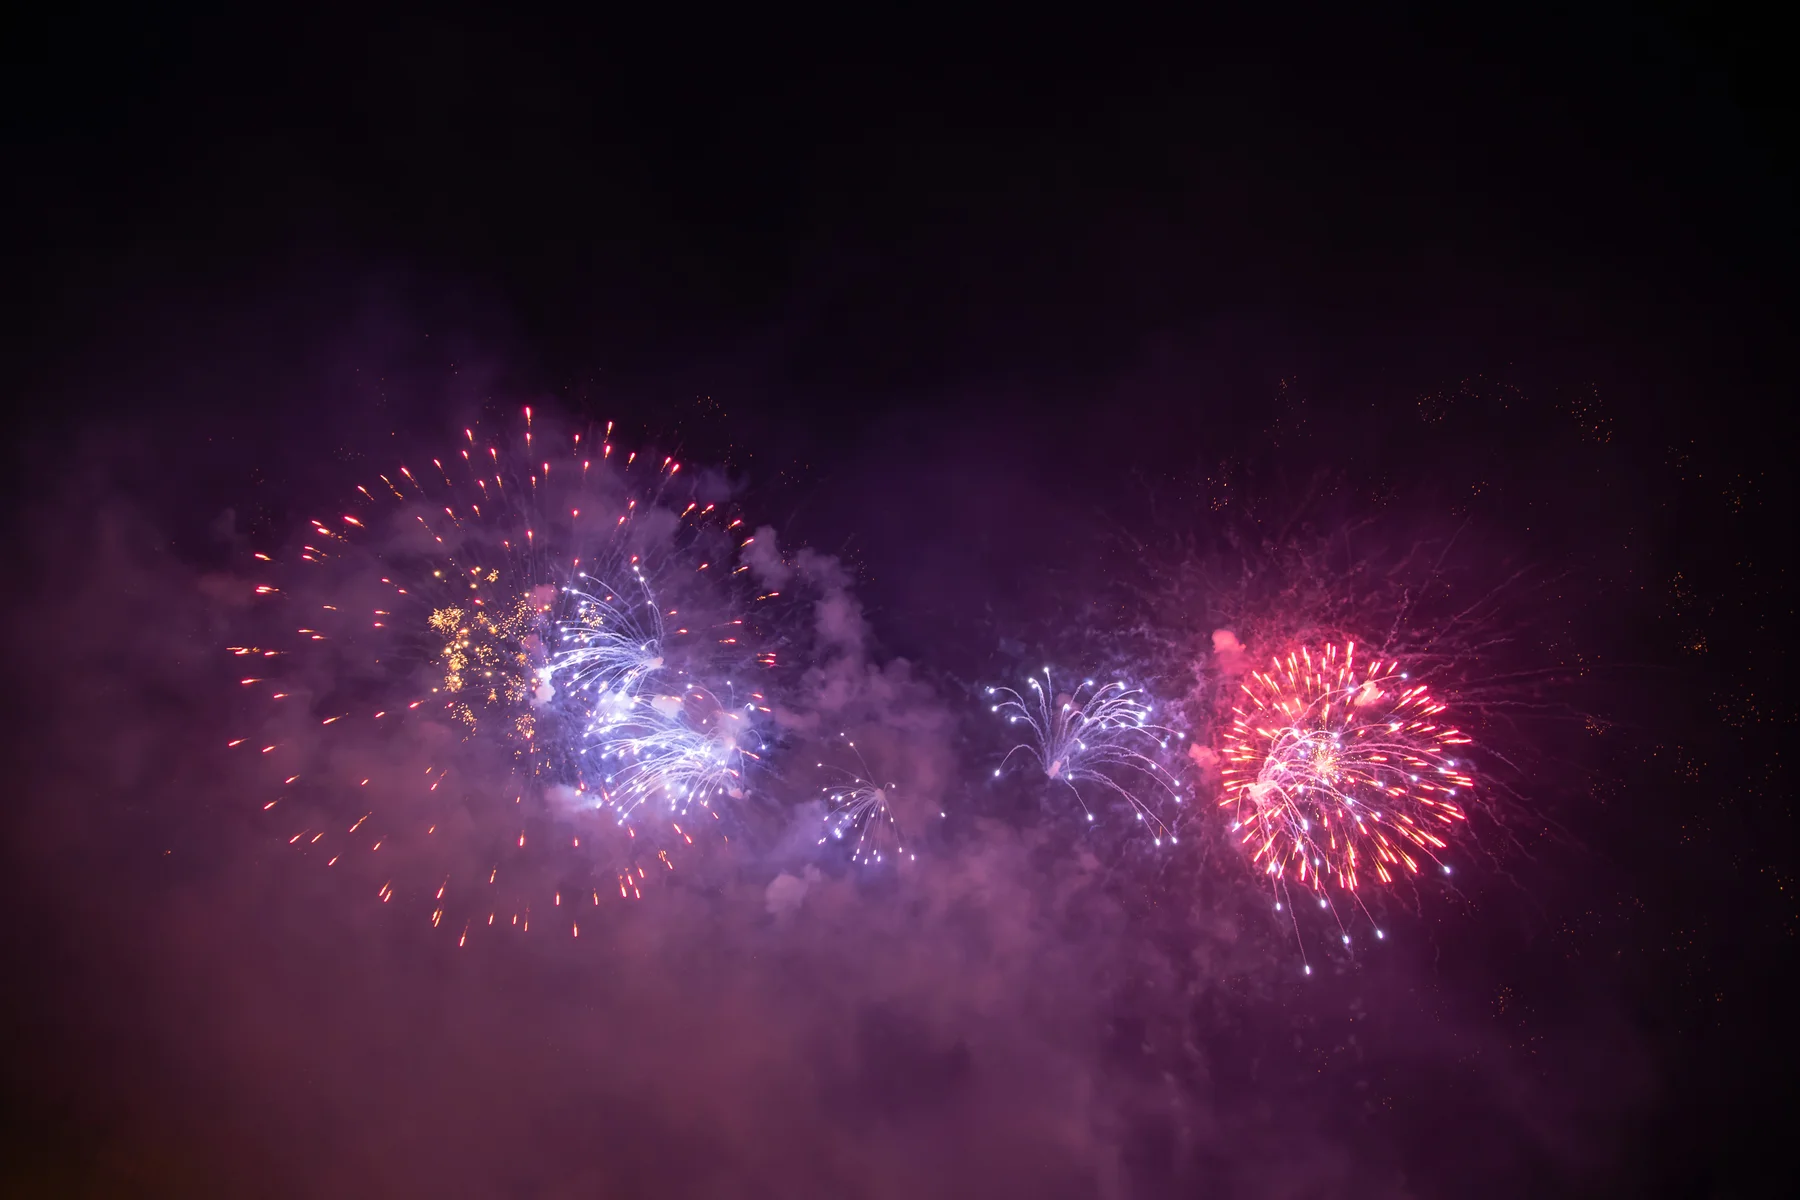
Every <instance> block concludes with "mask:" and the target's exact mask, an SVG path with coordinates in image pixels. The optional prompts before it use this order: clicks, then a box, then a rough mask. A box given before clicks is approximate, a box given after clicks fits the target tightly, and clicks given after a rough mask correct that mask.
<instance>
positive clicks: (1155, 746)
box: [987, 667, 1186, 846]
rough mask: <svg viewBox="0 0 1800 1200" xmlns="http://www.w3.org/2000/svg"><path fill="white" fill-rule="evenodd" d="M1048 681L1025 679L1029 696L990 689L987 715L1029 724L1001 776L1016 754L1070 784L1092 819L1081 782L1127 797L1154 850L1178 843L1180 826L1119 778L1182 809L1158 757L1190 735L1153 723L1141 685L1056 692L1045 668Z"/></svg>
mask: <svg viewBox="0 0 1800 1200" xmlns="http://www.w3.org/2000/svg"><path fill="white" fill-rule="evenodd" d="M1040 674H1041V675H1042V679H1041V680H1040V679H1039V677H1038V676H1037V675H1032V676H1029V677H1028V678H1027V680H1026V683H1027V686H1028V688H1029V693H1028V694H1026V693H1020V692H1016V691H1014V690H1013V689H1012V688H1006V687H990V688H988V689H987V695H988V697H989V698H990V700H991V701H992V704H991V705H990V706H989V711H990V712H994V713H997V714H999V715H1000V716H1002V717H1004V718H1005V719H1006V722H1007V724H1008V725H1009V726H1023V727H1024V735H1025V738H1026V740H1024V741H1021V742H1019V743H1017V744H1016V745H1014V746H1013V747H1012V748H1011V749H1010V750H1008V751H1007V752H1006V756H1005V757H1004V758H1002V759H1001V760H1000V765H999V766H998V767H996V768H994V775H995V777H998V776H999V775H1000V774H1001V773H1002V772H1004V771H1005V769H1006V766H1007V764H1008V763H1010V762H1011V761H1012V759H1013V756H1014V755H1022V756H1023V757H1026V758H1029V759H1032V760H1034V761H1035V762H1037V764H1038V765H1039V766H1040V767H1042V768H1043V772H1044V776H1045V778H1047V779H1049V780H1051V781H1053V782H1055V783H1060V784H1063V785H1065V786H1067V787H1068V789H1069V790H1070V791H1071V792H1073V793H1074V794H1075V798H1076V800H1077V801H1079V802H1080V804H1081V807H1082V811H1083V812H1084V813H1085V814H1086V816H1087V819H1088V820H1089V821H1090V822H1091V821H1093V820H1094V819H1095V817H1094V810H1093V809H1092V808H1091V807H1090V806H1089V805H1088V801H1087V797H1086V796H1084V795H1083V794H1082V790H1081V785H1082V784H1092V785H1094V786H1096V787H1099V788H1102V789H1104V790H1106V791H1109V792H1111V793H1113V794H1114V795H1116V796H1119V797H1121V798H1123V799H1124V800H1125V801H1126V803H1127V804H1129V805H1130V807H1131V810H1132V813H1133V815H1134V817H1135V819H1136V820H1138V821H1140V822H1142V823H1143V824H1144V825H1146V826H1147V827H1148V828H1149V830H1150V834H1151V837H1152V839H1153V841H1154V842H1155V844H1156V845H1158V846H1162V845H1164V844H1165V843H1167V844H1168V845H1170V846H1173V845H1175V844H1177V842H1178V840H1179V839H1178V838H1177V837H1176V834H1175V830H1174V827H1172V826H1171V825H1169V824H1168V823H1167V821H1165V820H1164V818H1163V817H1162V816H1161V815H1160V813H1159V811H1158V810H1157V809H1156V808H1153V807H1152V806H1150V805H1149V804H1146V803H1145V802H1144V800H1143V799H1142V798H1141V797H1140V796H1139V795H1138V793H1137V792H1136V791H1135V790H1133V789H1132V788H1131V787H1128V786H1126V783H1125V782H1123V781H1122V780H1121V779H1120V776H1125V777H1126V778H1128V779H1138V778H1142V779H1148V780H1150V781H1151V784H1152V786H1153V787H1154V788H1156V789H1157V790H1158V791H1159V792H1160V793H1162V794H1164V795H1166V796H1168V797H1169V799H1171V800H1173V801H1174V802H1175V803H1176V804H1181V803H1182V802H1183V797H1182V794H1181V789H1180V785H1179V783H1178V782H1177V780H1176V779H1175V777H1174V776H1173V775H1172V774H1171V773H1170V772H1169V771H1168V769H1167V768H1165V767H1164V766H1163V765H1162V763H1160V762H1159V761H1157V759H1156V758H1155V757H1154V751H1157V750H1162V749H1166V748H1167V747H1168V744H1169V740H1170V739H1171V738H1174V739H1177V740H1184V739H1185V738H1186V735H1185V734H1183V733H1179V732H1177V731H1175V730H1172V729H1169V728H1167V727H1165V726H1162V725H1158V724H1155V723H1153V722H1152V721H1151V719H1150V718H1151V716H1152V707H1151V702H1150V699H1149V697H1148V696H1147V695H1146V694H1145V693H1144V692H1143V691H1142V690H1141V689H1138V688H1134V687H1131V686H1130V685H1128V684H1126V683H1123V682H1119V681H1115V682H1112V683H1106V684H1101V685H1098V686H1096V685H1095V683H1094V681H1093V680H1092V679H1086V680H1083V681H1082V683H1081V685H1080V686H1079V687H1077V688H1075V689H1073V690H1072V691H1068V692H1061V693H1059V692H1057V690H1056V687H1055V684H1054V682H1053V681H1052V679H1051V676H1050V668H1049V667H1045V668H1044V669H1043V670H1042V672H1040Z"/></svg>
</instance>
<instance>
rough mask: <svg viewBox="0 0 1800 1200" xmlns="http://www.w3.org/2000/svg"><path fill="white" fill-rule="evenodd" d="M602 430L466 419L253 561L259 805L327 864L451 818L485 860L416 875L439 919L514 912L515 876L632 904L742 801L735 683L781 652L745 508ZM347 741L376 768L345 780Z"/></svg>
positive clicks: (244, 742)
mask: <svg viewBox="0 0 1800 1200" xmlns="http://www.w3.org/2000/svg"><path fill="white" fill-rule="evenodd" d="M611 433H612V426H611V425H610V424H609V425H607V426H606V427H605V428H604V429H601V430H595V429H590V430H588V431H585V432H583V433H573V434H569V435H567V436H553V435H548V434H546V433H545V431H543V430H541V429H534V427H533V422H532V416H531V411H530V410H529V409H526V410H525V420H524V427H523V428H522V429H515V430H514V431H513V432H512V433H511V434H509V435H507V436H505V437H496V438H494V439H492V440H489V439H486V438H481V437H478V432H477V431H476V430H474V429H469V430H465V431H464V436H463V439H462V444H461V445H460V446H458V447H457V449H456V450H455V451H454V452H452V453H450V454H445V455H440V456H438V457H430V458H421V460H420V462H418V463H416V464H405V465H397V466H396V467H395V468H394V469H393V470H391V471H388V472H377V473H375V474H374V476H373V478H372V479H369V480H366V481H365V482H364V483H363V484H361V485H359V486H357V487H356V489H355V492H354V499H353V501H352V502H351V503H350V504H349V505H347V506H346V507H345V508H344V509H343V510H342V511H341V512H339V513H337V514H335V515H334V516H332V517H331V518H329V519H323V520H313V521H312V522H310V524H309V526H308V532H307V535H306V536H305V537H304V538H303V539H300V540H298V542H297V544H295V545H294V546H292V547H291V548H290V549H289V550H288V551H286V552H284V553H280V554H269V553H260V552H259V553H257V554H256V555H255V558H256V560H257V563H258V571H259V575H260V577H261V580H262V581H260V582H258V583H256V584H255V585H254V591H255V595H256V596H257V597H258V599H259V601H260V608H259V610H258V611H256V612H255V613H253V615H252V619H253V620H254V621H256V622H258V623H259V632H258V635H257V636H256V637H254V638H253V639H246V644H244V645H239V646H235V647H232V651H233V653H234V654H236V655H238V656H239V657H240V658H243V659H245V660H248V661H250V662H254V663H255V664H256V669H255V670H253V671H250V672H246V673H245V677H244V678H243V679H242V681H241V683H242V685H243V686H244V687H245V688H246V689H249V690H250V691H251V692H252V694H254V695H256V696H257V697H258V698H259V699H261V700H263V701H266V702H267V704H268V705H269V707H268V708H267V709H265V710H264V711H263V714H262V724H261V729H262V731H263V736H260V737H245V738H240V739H236V740H234V741H233V742H232V743H231V745H232V746H233V747H242V748H244V749H246V750H249V751H260V753H261V754H262V755H263V756H265V758H264V760H263V761H264V762H266V764H267V765H268V766H269V767H271V768H274V769H275V770H277V771H279V773H280V774H279V776H278V777H279V778H280V779H281V780H282V782H281V784H280V785H279V786H278V787H277V788H276V790H275V794H274V796H273V797H272V798H270V799H269V800H268V801H267V802H266V803H265V804H264V808H265V810H268V811H271V812H272V813H274V814H275V815H276V817H277V818H281V815H282V814H283V813H284V812H292V813H294V814H295V816H294V817H292V818H288V819H289V820H293V821H298V822H300V823H301V826H302V827H301V828H300V829H299V830H298V832H296V833H295V834H294V836H293V837H292V838H291V839H290V840H291V842H292V843H293V844H294V845H296V846H298V847H301V848H303V849H305V850H307V851H308V852H309V853H312V854H316V855H317V856H319V857H320V858H321V859H322V860H323V861H324V862H325V864H326V865H329V866H337V865H338V864H339V862H340V861H342V860H344V859H346V858H348V857H351V856H360V857H362V858H364V859H366V860H387V861H392V862H394V864H395V866H394V870H395V871H396V873H398V872H400V871H401V870H403V869H412V868H416V865H417V863H418V862H419V861H435V859H434V856H433V855H432V854H431V853H430V852H429V849H428V848H429V846H430V844H431V842H432V839H434V838H435V839H436V840H437V841H438V842H439V843H442V842H443V841H444V838H443V837H442V836H440V833H441V831H444V830H447V829H448V828H450V827H452V826H454V827H455V828H456V829H457V830H458V844H457V846H456V848H455V851H454V852H453V853H452V852H450V850H449V848H448V847H445V848H444V851H443V853H440V854H439V855H437V856H436V857H437V858H441V857H446V856H447V857H451V858H461V859H466V858H467V857H468V856H469V854H470V853H471V852H473V853H474V854H477V855H479V856H480V857H481V858H482V859H483V860H484V861H483V862H482V863H481V866H482V868H483V869H481V870H479V871H476V872H466V873H467V874H470V875H478V876H479V883H478V885H472V884H470V883H469V881H468V880H466V879H462V878H461V876H460V875H459V874H458V873H457V872H456V871H451V872H449V873H448V877H447V878H445V879H444V880H443V881H442V882H436V881H434V882H433V886H432V888H431V893H432V896H433V901H432V906H431V911H432V924H433V925H434V926H438V925H443V924H446V923H449V924H452V925H454V924H456V919H455V918H456V917H462V918H463V920H464V924H465V926H466V924H469V923H475V924H488V925H491V924H495V923H496V922H505V923H508V924H510V925H512V926H514V927H517V928H520V929H528V928H529V925H530V920H531V905H532V903H533V901H534V896H533V895H532V894H530V893H531V892H532V890H533V887H534V886H535V887H536V890H537V891H540V892H541V891H548V893H549V895H548V899H549V905H548V907H549V908H551V909H553V910H554V909H564V908H566V907H567V906H568V905H569V904H570V903H571V902H572V898H573V897H574V896H578V895H587V896H591V899H592V901H593V903H595V904H598V903H599V898H600V895H601V893H602V892H610V891H612V890H613V889H614V888H615V887H616V889H617V890H618V892H619V894H620V895H621V896H626V897H632V898H636V897H641V895H642V888H643V884H644V881H645V879H646V878H647V877H648V870H649V869H650V868H655V869H659V870H660V869H664V868H667V869H672V868H673V865H674V864H673V861H672V859H671V854H670V852H671V851H672V850H679V849H681V848H684V847H686V846H691V845H693V844H694V842H695V835H696V833H697V831H698V829H699V828H700V827H701V825H702V822H704V823H705V824H706V825H716V824H718V823H719V822H720V821H721V813H720V802H721V801H725V800H732V799H739V798H742V796H743V795H744V791H745V787H746V783H745V771H746V766H747V764H748V763H750V762H754V761H755V760H756V751H757V750H758V749H759V748H760V745H761V739H760V736H759V735H758V734H757V732H756V727H757V723H758V720H759V718H760V717H761V716H762V715H763V714H766V713H768V711H769V706H768V705H767V703H766V701H765V700H764V697H763V694H762V692H761V690H760V689H758V688H757V687H755V685H754V683H753V676H755V675H756V674H757V672H758V671H759V670H761V669H763V668H767V667H772V666H773V665H774V661H775V660H774V654H773V652H763V653H758V652H757V651H756V650H754V649H753V648H752V646H751V643H752V642H753V641H754V640H755V637H756V630H757V621H756V620H755V619H754V618H753V617H752V615H751V614H753V613H755V612H757V611H759V610H758V607H757V606H758V605H759V604H760V603H761V602H762V601H766V600H769V599H772V598H773V596H774V593H768V594H765V595H763V596H757V597H754V598H752V593H751V590H750V589H749V586H748V577H747V575H745V573H744V572H745V571H746V570H747V568H745V567H742V566H739V567H736V568H734V567H733V566H732V565H731V564H732V560H733V559H734V558H735V557H736V556H737V554H738V552H739V551H741V550H742V548H743V547H744V546H745V545H748V544H749V542H750V541H752V540H753V539H751V538H749V537H747V536H746V535H745V533H744V531H743V529H742V525H743V522H742V521H741V520H738V519H734V518H731V517H729V516H728V515H727V514H725V513H724V512H722V511H721V510H720V508H719V505H718V503H717V502H708V500H707V499H706V497H705V496H704V494H703V489H702V488H700V487H698V486H695V485H694V484H693V483H692V482H691V475H690V476H683V475H682V473H681V466H680V464H679V463H677V462H675V461H674V460H673V459H672V458H663V459H661V460H660V461H657V460H654V459H650V458H648V457H641V456H639V455H638V454H636V453H634V452H622V451H620V450H619V449H617V448H616V447H615V446H614V444H613V442H612V439H611ZM427 463H428V464H429V466H426V465H425V464H427ZM609 580H612V581H617V583H616V584H615V583H611V582H607V581H609ZM309 725H310V727H311V728H312V729H313V730H315V731H316V730H319V729H321V728H322V727H326V726H329V727H332V728H331V729H330V731H329V732H330V733H331V734H332V735H334V736H336V737H337V738H338V740H337V741H336V742H322V741H321V740H320V739H318V738H316V737H313V736H309V734H308V727H309ZM350 757H354V758H356V759H357V761H359V762H362V763H365V764H371V765H369V767H368V769H366V770H357V771H354V772H353V773H354V774H357V775H358V776H360V778H355V779H351V778H347V777H346V773H345V771H344V769H343V762H342V761H341V760H343V759H345V758H350ZM421 760H423V765H422V769H420V767H421ZM401 761H410V762H411V763H412V766H411V767H409V768H408V770H411V771H412V772H413V774H414V776H415V778H413V779H411V780H407V779H405V778H403V775H404V774H405V772H402V771H400V769H399V767H398V763H399V762H401ZM352 807H353V808H354V809H355V811H354V812H350V811H349V809H350V808H352ZM609 829H610V831H611V832H610V833H608V830H609ZM463 865H464V867H466V865H467V864H466V863H464V864H463ZM381 874H383V876H384V877H385V876H386V870H385V869H384V870H382V871H381ZM508 877H517V878H518V882H519V886H518V887H517V888H515V889H514V890H513V891H512V892H507V891H506V890H505V880H506V878H508ZM546 881H548V882H547V886H546ZM528 885H532V886H528ZM396 886H397V885H396V884H395V882H394V881H393V880H392V879H389V880H388V882H385V883H383V885H382V886H381V888H380V889H379V891H378V895H379V896H380V898H381V900H383V901H384V902H386V901H388V900H390V899H392V898H393V896H394V895H395V894H396V893H395V887H396ZM399 886H401V887H402V889H403V890H405V887H406V885H399ZM472 889H473V890H472ZM539 904H540V910H541V908H542V907H543V905H542V903H541V899H540V900H539ZM458 910H460V912H459V911H458ZM453 914H454V915H453ZM563 916H564V917H565V919H564V920H559V921H558V922H556V923H557V924H566V926H567V928H568V929H569V930H570V932H571V933H572V934H576V935H578V933H579V927H578V925H577V924H576V922H575V921H574V920H572V919H567V914H563ZM541 919H542V918H541V917H540V920H541ZM465 937H466V928H465Z"/></svg>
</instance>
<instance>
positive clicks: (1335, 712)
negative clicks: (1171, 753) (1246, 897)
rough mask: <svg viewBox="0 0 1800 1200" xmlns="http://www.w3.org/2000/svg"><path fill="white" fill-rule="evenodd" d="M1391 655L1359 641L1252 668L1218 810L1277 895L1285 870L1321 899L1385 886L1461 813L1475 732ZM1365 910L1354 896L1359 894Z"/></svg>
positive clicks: (1434, 845) (1439, 842) (1235, 720)
mask: <svg viewBox="0 0 1800 1200" xmlns="http://www.w3.org/2000/svg"><path fill="white" fill-rule="evenodd" d="M1444 712H1445V705H1444V704H1443V703H1442V702H1440V701H1438V700H1436V699H1435V698H1433V697H1432V696H1431V694H1430V692H1429V691H1428V689H1427V688H1426V686H1425V685H1424V684H1423V683H1413V682H1410V681H1409V680H1408V679H1407V676H1406V674H1405V673H1404V672H1403V671H1402V670H1401V669H1400V664H1399V663H1398V662H1397V661H1395V660H1393V659H1385V660H1384V659H1380V658H1377V659H1375V660H1373V661H1370V662H1367V663H1366V664H1358V663H1357V661H1356V644H1355V643H1354V642H1346V643H1345V644H1344V645H1343V646H1342V647H1341V648H1340V647H1338V646H1336V645H1327V646H1325V647H1323V648H1322V649H1315V648H1312V647H1306V646H1302V647H1300V648H1299V649H1297V650H1294V651H1292V652H1290V653H1289V654H1288V656H1287V657H1286V658H1285V659H1275V660H1273V661H1272V663H1271V665H1270V668H1269V669H1267V670H1262V671H1252V672H1250V674H1249V675H1248V676H1247V677H1246V678H1245V680H1244V682H1243V685H1242V690H1241V694H1240V695H1239V696H1238V697H1237V702H1236V703H1235V704H1234V705H1233V707H1232V721H1231V724H1230V726H1229V728H1228V729H1227V730H1226V732H1225V735H1224V739H1223V742H1224V744H1223V747H1222V754H1221V757H1222V758H1223V759H1224V765H1223V769H1222V771H1221V776H1222V782H1223V796H1222V799H1221V800H1220V805H1221V806H1222V807H1233V808H1235V810H1236V811H1235V823H1234V825H1233V826H1232V828H1233V830H1234V831H1236V832H1238V833H1240V834H1241V835H1242V836H1241V838H1240V841H1241V842H1242V844H1243V845H1245V846H1247V847H1249V848H1250V851H1251V859H1252V861H1253V862H1255V863H1256V864H1257V865H1258V866H1259V867H1260V868H1261V870H1262V871H1263V872H1264V873H1265V874H1266V875H1268V877H1269V880H1270V883H1271V885H1272V886H1273V887H1274V888H1275V889H1276V891H1277V894H1278V895H1286V893H1287V889H1288V881H1289V880H1290V878H1291V879H1292V880H1293V881H1294V882H1296V883H1298V884H1299V885H1300V886H1302V887H1305V888H1310V889H1311V890H1312V891H1313V892H1314V893H1315V895H1316V896H1317V898H1318V900H1319V903H1320V905H1321V907H1324V906H1326V905H1327V904H1328V900H1329V890H1328V889H1331V888H1337V889H1341V891H1342V892H1344V893H1348V895H1349V897H1350V898H1351V899H1353V900H1354V899H1355V898H1356V892H1357V888H1358V887H1359V886H1360V885H1361V884H1363V883H1365V882H1368V881H1369V880H1370V879H1371V878H1373V879H1374V880H1376V881H1379V882H1380V883H1382V884H1391V883H1393V882H1394V881H1395V879H1396V878H1398V877H1400V876H1401V875H1403V874H1404V875H1417V874H1418V873H1419V870H1420V865H1421V861H1429V862H1431V863H1433V864H1436V865H1438V866H1439V867H1440V868H1441V869H1442V870H1443V871H1444V872H1445V873H1446V874H1447V873H1448V872H1449V870H1450V868H1449V867H1448V866H1447V865H1445V864H1444V863H1443V861H1442V859H1441V858H1440V857H1439V854H1440V852H1441V851H1443V850H1444V849H1445V848H1446V845H1447V843H1446V842H1445V840H1444V837H1443V836H1442V835H1443V834H1446V833H1448V832H1449V831H1450V830H1451V829H1453V828H1454V827H1456V826H1457V825H1459V824H1462V823H1464V822H1465V821H1466V820H1467V815H1466V810H1465V808H1464V804H1465V803H1466V796H1465V793H1467V792H1468V791H1469V790H1470V789H1472V788H1473V787H1474V780H1473V778H1471V777H1470V775H1469V774H1468V772H1467V762H1466V761H1465V759H1464V758H1463V756H1462V754H1461V753H1460V748H1461V747H1463V746H1466V745H1468V743H1469V741H1470V739H1469V738H1468V736H1467V735H1465V734H1464V733H1462V732H1461V731H1460V730H1458V729H1457V728H1456V727H1455V726H1454V725H1452V724H1451V723H1450V722H1449V721H1448V720H1447V719H1446V718H1445V716H1444ZM1359 905H1360V902H1359Z"/></svg>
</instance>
